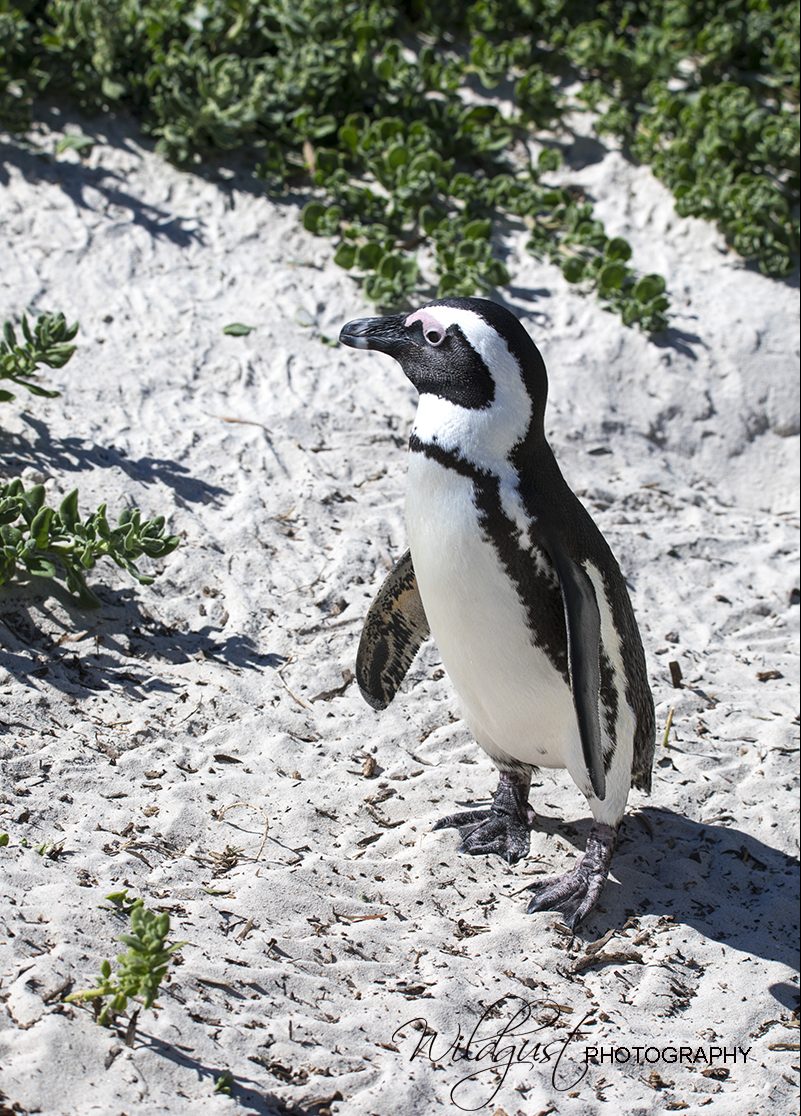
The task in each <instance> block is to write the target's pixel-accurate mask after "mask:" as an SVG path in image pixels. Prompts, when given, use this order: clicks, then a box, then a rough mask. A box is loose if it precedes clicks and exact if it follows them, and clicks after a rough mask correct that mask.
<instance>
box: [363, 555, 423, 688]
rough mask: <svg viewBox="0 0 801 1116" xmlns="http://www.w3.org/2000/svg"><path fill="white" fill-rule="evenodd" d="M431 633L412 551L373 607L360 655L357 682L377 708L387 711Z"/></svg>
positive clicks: (380, 591) (401, 563)
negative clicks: (421, 597) (413, 563)
mask: <svg viewBox="0 0 801 1116" xmlns="http://www.w3.org/2000/svg"><path fill="white" fill-rule="evenodd" d="M429 634H430V632H429V627H428V621H427V620H426V614H425V610H424V609H423V602H422V601H421V599H420V592H419V590H418V588H417V577H416V575H415V572H414V566H413V565H412V556H411V552H410V551H408V550H407V551H406V553H405V554H404V555H403V556H402V557H401V558H400V559H399V560H398V562H397V563H396V564H395V566H394V568H393V569H392V571H391V572H390V573H389V574H388V576H387V577H386V578H385V580H384V583H383V584H382V586H381V588H380V589H379V590H378V594H377V596H376V598H375V600H374V601H373V603H372V604H371V605H370V610H369V612H368V613H367V619H366V620H365V622H364V628H363V629H362V638H361V640H360V641H359V651H358V654H357V656H356V681H357V682H358V683H359V689H360V690H361V692H362V697H363V698H364V700H365V701H366V702H367V704H368V705H371V706H372V707H373V709H386V707H387V706H388V705H389V703H390V702H391V701H392V699H393V698H394V696H395V694H396V693H397V692H398V687H399V686H400V684H401V682H402V681H403V679H404V677H405V676H406V672H407V670H408V669H409V667H410V666H411V663H412V660H413V659H414V657H415V655H416V654H417V652H418V651H419V650H420V646H421V644H422V643H423V642H424V640H426V639H428V636H429Z"/></svg>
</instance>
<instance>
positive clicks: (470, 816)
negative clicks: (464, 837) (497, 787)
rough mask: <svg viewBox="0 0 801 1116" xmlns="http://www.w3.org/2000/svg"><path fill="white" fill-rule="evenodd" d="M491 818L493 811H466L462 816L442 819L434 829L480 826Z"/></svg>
mask: <svg viewBox="0 0 801 1116" xmlns="http://www.w3.org/2000/svg"><path fill="white" fill-rule="evenodd" d="M491 817H492V810H465V811H464V813H461V814H448V816H447V817H446V818H440V820H439V821H438V822H436V824H435V825H434V829H461V828H462V827H463V826H465V825H478V824H479V822H483V821H488V820H489V819H490V818H491Z"/></svg>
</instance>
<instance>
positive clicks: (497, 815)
mask: <svg viewBox="0 0 801 1116" xmlns="http://www.w3.org/2000/svg"><path fill="white" fill-rule="evenodd" d="M451 826H453V827H456V828H457V829H460V830H462V831H463V832H462V844H461V847H460V851H461V852H465V853H469V854H470V856H489V855H490V854H492V853H495V854H496V855H497V856H500V857H503V859H504V860H505V861H506V862H507V863H508V864H516V863H517V861H518V860H521V859H522V858H523V857H524V856H525V855H526V854H527V853H528V849H529V832H528V827H527V826H524V825H522V824H521V823H520V822H519V821H518V820H517V819H516V818H512V817H510V816H509V815H508V814H506V813H504V812H502V811H500V810H496V809H495V808H494V807H493V809H491V810H471V811H469V812H468V813H465V814H450V815H449V816H448V817H447V818H443V819H442V821H439V822H437V824H436V825H435V826H434V829H444V828H446V827H451ZM465 830H466V832H464V831H465Z"/></svg>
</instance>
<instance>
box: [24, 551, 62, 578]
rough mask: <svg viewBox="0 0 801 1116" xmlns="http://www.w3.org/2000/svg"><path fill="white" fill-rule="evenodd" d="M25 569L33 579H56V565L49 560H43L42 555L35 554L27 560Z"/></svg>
mask: <svg viewBox="0 0 801 1116" xmlns="http://www.w3.org/2000/svg"><path fill="white" fill-rule="evenodd" d="M25 568H26V569H27V571H28V573H29V574H31V575H32V576H33V577H55V576H56V565H55V562H51V561H50V560H49V559H48V558H42V557H41V555H38V554H34V555H33V556H32V557H30V558H26V559H25Z"/></svg>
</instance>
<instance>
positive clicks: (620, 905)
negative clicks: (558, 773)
mask: <svg viewBox="0 0 801 1116" xmlns="http://www.w3.org/2000/svg"><path fill="white" fill-rule="evenodd" d="M589 828H590V822H589V821H588V820H587V821H580V822H577V823H575V824H567V823H564V822H561V821H558V820H557V819H554V818H548V817H546V818H543V817H542V816H541V815H540V816H538V818H537V825H536V826H535V832H542V833H546V834H548V835H553V834H555V833H558V834H559V835H560V836H562V837H564V838H565V839H566V840H568V841H570V843H571V844H573V845H575V847H576V849H577V850H579V851H581V852H583V850H584V845H585V842H586V839H587V833H588V831H589ZM554 867H555V868H556V869H557V870H559V868H558V865H554ZM798 868H799V862H798V860H797V858H796V857H793V856H790V855H788V854H787V853H785V852H782V851H781V850H780V849H776V848H773V847H772V846H771V845H766V844H764V842H762V841H759V840H757V838H756V837H751V836H750V835H749V834H748V833H744V832H743V831H742V830H740V829H735V828H734V827H732V826H728V825H721V824H701V823H700V822H696V821H692V820H691V819H690V818H687V817H684V816H682V815H681V814H676V813H674V812H673V811H672V810H664V809H660V808H658V807H654V806H645V807H641V808H639V809H637V810H635V811H633V812H632V813H630V814H627V815H626V817H625V818H624V820H623V825H622V828H621V834H620V841H619V844H618V848H617V851H616V853H615V858H614V860H613V862H612V872H613V874H614V876H615V877H616V880H619V881H620V882H619V883H617V882H615V880H609V881H608V882H607V884H606V886H605V888H604V891H603V895H602V896H601V900H600V903H599V905H598V907H597V909H596V911H595V913H594V915H590V916H589V918H588V920H587V923H586V924H585V925H584V926H583V927H581V928H580V929H579V936H581V937H585V936H586V937H587V938H588V940H590V939H593V938H596V937H597V936H598V934H599V933H603V932H604V931H606V930H611V929H612V928H622V927H623V925H624V924H625V922H626V920H627V919H629V918H631V917H635V916H640V915H644V914H651V915H653V914H658V915H667V916H669V917H671V918H673V919H674V920H675V921H676V922H677V923H683V924H684V925H686V926H692V927H693V928H694V929H695V930H697V931H698V932H699V933H700V934H703V935H704V936H705V937H706V938H710V939H712V940H713V941H716V942H721V943H723V944H725V945H727V946H730V947H731V948H732V949H736V950H739V951H741V952H743V953H750V954H752V955H753V956H756V957H762V958H764V959H765V960H766V961H778V962H780V963H781V964H782V965H786V966H787V967H788V969H790V970H792V971H794V972H797V971H798V960H799V956H798V943H797V935H795V934H794V933H793V930H792V928H793V927H794V926H795V925H796V924H797V918H798V902H799V872H798ZM788 975H789V974H788ZM771 991H772V992H773V994H774V996H776V998H777V999H779V1000H780V1001H781V1002H782V1003H783V1004H785V1006H791V1007H795V1006H797V1003H796V1002H792V1003H790V1002H789V1001H790V1000H794V1001H797V998H798V990H797V989H796V988H793V987H792V986H791V985H786V984H777V985H774V986H772V988H771Z"/></svg>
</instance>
